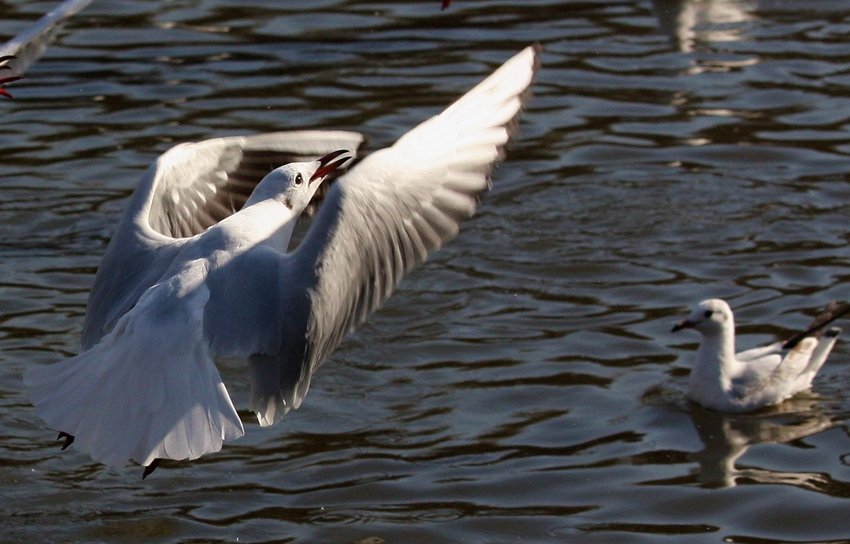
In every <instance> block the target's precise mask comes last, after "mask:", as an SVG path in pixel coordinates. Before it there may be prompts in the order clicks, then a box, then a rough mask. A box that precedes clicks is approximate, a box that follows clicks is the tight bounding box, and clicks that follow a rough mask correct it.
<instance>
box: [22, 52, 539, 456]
mask: <svg viewBox="0 0 850 544" xmlns="http://www.w3.org/2000/svg"><path fill="white" fill-rule="evenodd" d="M537 65H538V61H537V49H536V48H535V47H529V48H527V49H525V50H523V51H522V52H520V53H519V54H518V55H516V56H515V57H513V58H512V59H510V60H509V61H508V62H506V63H505V64H504V65H503V66H502V67H500V68H499V69H498V70H496V72H494V73H493V74H492V75H491V76H490V77H488V78H487V79H485V80H484V81H483V82H482V83H480V84H479V85H477V86H476V87H475V88H473V89H472V90H471V91H469V92H468V93H467V94H465V95H464V96H463V97H461V98H460V99H459V100H458V101H457V102H455V103H454V104H452V105H451V106H449V108H448V109H446V110H445V111H443V112H442V113H441V114H440V115H438V116H436V117H433V118H431V119H429V120H427V121H425V122H424V123H422V124H421V125H419V126H418V127H416V128H414V129H413V130H411V131H410V132H408V133H407V134H405V135H404V136H402V137H401V138H400V139H399V140H398V141H397V142H396V143H395V144H394V145H393V146H392V147H389V148H386V149H382V150H380V151H377V152H375V153H373V154H371V155H369V156H367V157H366V158H365V159H363V160H362V161H361V162H360V163H359V164H357V165H356V166H354V167H353V168H351V169H350V170H349V171H348V172H347V173H346V174H344V175H343V176H341V177H340V178H339V179H338V180H337V181H336V182H335V184H334V186H333V187H332V188H331V190H330V191H329V192H328V194H327V197H326V198H325V201H324V203H323V204H322V207H321V209H320V210H319V212H318V213H317V215H316V217H315V218H314V219H313V222H312V224H311V226H310V228H309V230H308V231H307V233H306V235H305V237H304V240H303V241H302V242H301V244H300V245H299V246H298V248H297V249H296V250H294V251H291V252H287V248H288V244H289V239H290V236H291V234H292V229H293V227H294V224H295V221H296V220H297V218H298V216H299V215H300V213H301V210H302V209H303V208H304V206H306V205H307V201H308V200H309V196H310V195H311V194H312V193H313V192H315V190H316V187H317V186H318V185H319V184H320V183H321V181H322V179H321V178H322V177H323V176H325V175H326V174H329V173H330V171H331V170H333V169H334V168H337V167H338V166H339V165H340V164H341V162H342V161H344V160H346V158H347V157H348V156H349V155H347V154H344V153H342V154H340V153H331V154H330V155H326V156H325V157H323V158H322V159H321V160H320V161H318V162H297V163H290V164H288V165H285V166H283V167H281V168H278V169H276V170H274V171H272V173H271V174H269V175H268V176H266V177H265V178H264V179H263V181H262V182H260V184H259V185H257V186H256V188H254V187H253V185H251V183H250V181H249V180H248V179H249V178H250V177H251V176H250V174H251V173H254V174H256V172H257V170H258V169H259V168H261V166H260V165H261V162H262V159H263V158H264V157H265V155H268V153H267V150H268V148H269V147H272V148H278V149H292V148H293V147H297V146H298V145H299V144H300V145H302V147H303V148H304V149H301V150H300V151H301V152H314V151H316V150H317V148H318V147H323V146H324V148H325V149H324V150H323V151H325V152H329V151H334V150H346V149H347V150H352V149H356V147H357V146H358V145H359V144H360V142H361V137H360V136H359V135H356V134H355V135H352V134H351V133H332V135H331V136H328V135H327V133H321V132H314V133H306V134H298V133H295V134H296V135H293V133H280V134H277V135H261V136H254V137H247V138H224V139H218V140H209V141H205V142H200V143H195V144H183V145H179V146H177V147H174V148H172V149H171V150H169V151H167V152H166V153H165V154H163V155H162V156H161V157H160V158H159V159H158V160H157V161H156V162H155V163H154V164H153V165H152V166H151V168H150V169H149V170H148V173H147V175H146V176H145V178H144V179H143V180H142V183H141V185H140V186H139V188H138V189H137V190H136V192H135V193H134V195H133V197H132V198H131V200H130V204H129V209H128V210H127V212H126V213H125V215H124V217H123V219H122V221H121V224H120V225H119V227H118V231H117V232H116V234H115V236H114V237H113V239H112V241H111V242H110V244H109V247H108V248H107V251H106V255H105V257H104V260H103V263H102V265H101V267H100V269H99V270H98V273H97V276H96V278H95V285H94V287H93V289H92V293H91V296H90V298H89V306H88V308H87V311H86V323H85V328H84V332H83V341H82V347H83V351H82V352H81V353H80V354H79V355H77V356H76V357H72V358H71V359H67V360H65V361H62V362H60V363H56V364H54V365H49V366H46V367H40V368H35V369H31V370H30V371H29V372H27V373H26V374H25V376H24V381H25V383H26V385H27V387H28V388H29V391H28V392H29V395H30V399H31V400H32V402H33V404H34V405H35V407H36V413H37V414H38V415H39V416H40V417H41V418H42V419H44V420H45V421H46V422H47V424H48V425H50V426H51V427H53V428H55V429H57V430H59V431H61V432H62V433H65V434H64V435H62V436H66V437H67V438H68V441H69V442H70V441H72V440H73V441H74V446H75V447H76V448H77V449H79V450H82V451H84V452H86V453H88V454H89V455H91V456H92V457H93V458H94V459H95V460H97V461H100V462H103V463H105V464H108V465H113V466H116V465H123V464H125V463H126V462H127V461H128V460H133V461H136V462H138V463H139V464H142V465H145V466H149V468H151V467H154V466H156V462H157V460H158V459H194V458H197V457H199V456H201V455H203V454H204V453H209V452H214V451H218V450H219V449H220V448H221V446H222V442H223V441H224V440H229V439H233V438H238V437H239V436H241V435H242V434H243V432H244V431H243V427H242V422H241V421H240V419H239V417H238V415H237V414H236V411H235V409H234V407H233V404H232V403H231V401H230V397H229V395H228V394H227V390H226V389H225V386H224V384H223V383H222V381H221V377H220V375H219V373H218V370H217V369H216V367H215V365H214V364H213V358H214V357H215V356H238V357H243V358H247V359H248V368H249V376H250V383H251V396H250V408H251V410H253V411H254V412H256V413H257V417H258V419H259V422H260V424H261V425H263V426H265V425H271V424H273V423H275V422H277V421H278V420H279V419H280V418H281V417H282V416H283V414H285V413H286V412H287V411H288V410H290V409H291V408H297V407H298V406H299V405H300V404H301V402H302V400H303V399H304V395H305V394H306V393H307V389H308V387H309V385H310V379H311V376H312V374H313V372H314V371H315V370H316V368H317V367H318V366H319V365H320V364H321V363H322V361H323V360H324V359H325V358H326V357H327V356H328V355H329V354H330V353H331V351H333V349H334V348H335V347H336V346H337V345H338V344H339V343H340V341H341V340H342V339H343V337H344V336H345V335H346V334H347V333H348V332H350V331H351V330H353V329H354V328H355V327H356V326H357V325H358V324H360V323H361V322H362V321H364V320H365V319H366V318H367V317H368V316H369V315H370V314H371V313H372V312H373V311H374V310H375V309H376V308H377V307H378V306H379V305H380V304H381V302H382V301H383V300H385V299H386V298H387V297H388V296H389V295H390V294H391V293H392V291H393V289H394V288H395V286H396V285H398V283H399V281H401V279H402V277H403V276H404V275H406V274H407V273H408V272H410V271H411V270H412V269H413V268H414V267H415V266H417V265H418V264H420V263H422V262H423V261H424V260H425V259H426V258H427V257H428V255H429V254H430V253H432V252H433V251H435V250H437V249H439V248H440V247H441V246H442V245H443V244H444V243H446V242H447V241H448V240H450V239H451V238H453V237H454V236H455V235H456V234H457V232H458V228H459V223H460V222H461V221H462V220H463V219H465V218H467V217H469V216H470V215H471V214H472V213H473V211H474V210H475V206H476V202H477V201H476V198H477V196H478V195H479V194H480V193H482V192H483V191H484V190H486V189H487V187H488V184H489V173H490V170H491V168H492V166H493V164H494V163H495V162H496V161H498V160H499V159H500V158H501V157H502V149H503V146H504V145H505V144H506V143H507V142H508V140H509V139H510V136H511V135H512V133H513V131H514V130H516V128H517V116H518V114H519V113H520V110H521V107H522V104H523V100H524V98H525V97H526V94H527V93H526V91H527V89H528V86H529V85H530V83H531V79H532V76H533V74H534V71H535V70H536V68H537ZM310 134H312V137H308V136H309V135H310ZM304 142H307V144H310V145H305V144H304ZM315 144H321V145H315ZM296 151H298V150H297V149H296ZM257 157H259V158H257ZM254 159H256V160H254ZM246 163H247V164H246ZM280 163H281V162H278V164H280ZM269 170H270V169H269V168H267V169H266V170H265V171H266V172H268V171H269ZM252 189H253V190H252ZM240 191H241V192H240ZM246 194H247V195H250V196H249V197H248V200H247V202H245V205H244V207H241V202H239V197H241V199H242V202H244V201H245V200H244V199H245V195H246Z"/></svg>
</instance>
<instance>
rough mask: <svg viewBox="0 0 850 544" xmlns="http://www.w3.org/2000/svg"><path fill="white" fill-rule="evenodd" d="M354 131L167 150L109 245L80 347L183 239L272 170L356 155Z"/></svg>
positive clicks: (236, 206)
mask: <svg viewBox="0 0 850 544" xmlns="http://www.w3.org/2000/svg"><path fill="white" fill-rule="evenodd" d="M363 142H364V137H363V136H362V135H361V134H358V133H355V132H342V131H318V130H311V131H293V132H275V133H268V134H258V135H255V136H244V137H243V136H237V137H229V138H216V139H212V140H205V141H202V142H197V143H187V144H181V145H178V146H175V147H173V148H171V149H169V150H168V151H166V152H165V153H164V154H163V155H161V156H160V157H159V158H158V159H157V160H156V161H155V162H154V164H152V165H151V166H150V168H148V171H147V172H146V174H145V176H144V177H143V178H142V181H141V182H140V184H139V186H138V187H137V188H136V191H135V192H134V193H133V196H132V197H131V198H130V202H129V205H128V208H127V210H126V211H125V213H124V216H123V217H122V219H121V222H120V223H119V226H118V229H117V231H116V233H115V235H114V236H113V238H112V240H111V241H110V243H109V246H108V247H107V249H106V254H105V255H104V258H103V261H102V263H101V265H100V268H99V269H98V272H97V275H96V276H95V281H94V286H93V287H92V292H91V295H90V296H89V303H88V307H87V308H86V322H85V327H84V329H83V341H82V347H83V349H84V350H85V349H88V348H90V347H91V346H92V345H94V344H95V343H96V342H97V341H98V340H100V338H101V337H103V335H104V334H106V333H108V332H109V331H110V330H112V327H114V325H115V323H116V322H117V320H118V319H119V318H120V317H121V316H122V315H124V314H125V313H126V312H127V311H128V310H130V309H131V308H132V307H133V306H134V305H135V304H136V301H138V299H139V297H140V296H141V295H142V293H144V292H145V291H146V290H147V289H148V288H149V287H151V286H152V285H153V284H155V283H156V282H157V281H158V280H159V279H160V278H161V277H162V275H163V274H164V273H165V272H166V271H167V270H168V268H169V266H171V262H172V261H173V260H174V257H175V256H176V255H177V252H178V251H179V249H180V246H182V245H183V243H184V240H185V239H187V238H188V237H191V236H194V235H196V234H199V233H201V232H203V231H204V230H205V229H206V228H208V227H210V226H212V225H214V224H215V223H217V222H218V221H220V220H221V219H224V218H225V217H228V216H230V215H231V214H233V213H235V212H236V211H238V210H240V209H241V208H242V205H243V204H244V203H245V201H246V200H247V199H248V197H249V196H250V194H251V192H252V191H253V190H254V187H256V185H257V184H258V183H259V182H260V180H261V179H262V178H263V177H264V176H265V175H266V174H268V173H269V172H270V171H272V170H273V169H275V168H277V167H279V166H282V165H283V164H286V163H289V162H293V161H304V160H314V159H316V158H318V157H321V156H323V155H325V154H327V153H329V152H331V151H335V150H337V149H349V150H351V151H352V152H354V151H355V150H357V149H358V148H359V147H360V145H362V143H363Z"/></svg>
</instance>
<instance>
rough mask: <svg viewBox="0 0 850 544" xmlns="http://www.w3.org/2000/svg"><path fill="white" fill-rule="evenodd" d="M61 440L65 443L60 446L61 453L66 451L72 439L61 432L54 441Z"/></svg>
mask: <svg viewBox="0 0 850 544" xmlns="http://www.w3.org/2000/svg"><path fill="white" fill-rule="evenodd" d="M63 438H64V439H65V443H64V444H62V451H65V450H66V449H68V446H70V445H71V444H73V443H74V437H73V436H71V435H70V434H68V433H66V432H64V431H62V432H60V433H59V436H57V437H56V440H62V439H63Z"/></svg>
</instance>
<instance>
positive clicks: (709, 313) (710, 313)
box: [703, 310, 714, 318]
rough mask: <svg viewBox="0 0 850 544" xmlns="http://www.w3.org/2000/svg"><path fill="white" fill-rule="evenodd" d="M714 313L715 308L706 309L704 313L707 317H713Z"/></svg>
mask: <svg viewBox="0 0 850 544" xmlns="http://www.w3.org/2000/svg"><path fill="white" fill-rule="evenodd" d="M713 314H714V311H713V310H706V311H705V314H703V315H705V317H706V318H709V317H711V316H712V315H713Z"/></svg>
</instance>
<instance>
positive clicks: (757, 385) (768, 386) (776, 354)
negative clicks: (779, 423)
mask: <svg viewBox="0 0 850 544" xmlns="http://www.w3.org/2000/svg"><path fill="white" fill-rule="evenodd" d="M848 312H850V305H847V304H843V305H841V304H838V303H835V302H833V303H830V304H829V305H828V306H827V307H826V309H825V310H824V312H823V313H822V314H821V315H820V316H818V317H817V319H815V320H814V322H812V324H811V325H810V326H809V328H808V329H806V330H805V331H803V332H801V333H799V334H797V335H796V336H794V337H793V338H791V339H790V340H788V341H785V342H776V343H774V344H771V345H769V346H765V347H761V348H755V349H751V350H747V351H742V352H741V353H737V354H736V353H735V320H734V318H733V316H732V310H731V309H730V308H729V305H728V304H727V303H726V302H725V301H723V300H720V299H711V300H704V301H702V302H700V303H699V305H698V306H697V307H696V309H695V310H694V311H693V313H691V315H690V316H689V317H688V318H687V319H686V320H684V321H682V322H680V323H678V324H677V325H676V326H674V327H673V332H676V331H679V330H681V329H686V328H693V329H696V330H697V331H699V332H700V333H701V334H702V336H703V341H702V343H700V346H699V350H697V357H696V362H695V363H694V367H693V370H692V371H691V376H690V381H689V384H688V397H689V398H690V399H691V400H693V401H694V402H698V403H699V404H702V405H703V406H705V407H707V408H712V409H714V410H719V411H721V412H749V411H751V410H756V409H758V408H761V407H763V406H769V405H772V404H779V403H780V402H782V401H783V400H785V399H787V398H789V397H791V396H793V395H795V394H796V393H799V392H800V391H804V390H806V389H808V388H809V387H810V386H811V384H812V379H813V378H814V377H815V374H817V373H818V370H820V367H821V365H823V363H824V362H825V361H826V358H827V356H828V355H829V352H830V351H831V350H832V347H833V345H835V340H836V338H837V337H838V335H839V333H840V332H841V329H839V328H837V327H833V328H831V329H829V330H826V326H827V325H829V323H831V322H833V321H834V320H836V319H838V318H839V317H841V316H843V315H845V314H846V313H848Z"/></svg>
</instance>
